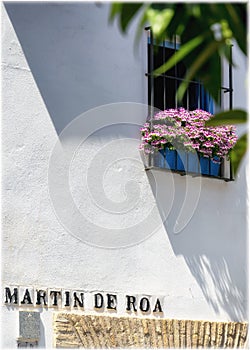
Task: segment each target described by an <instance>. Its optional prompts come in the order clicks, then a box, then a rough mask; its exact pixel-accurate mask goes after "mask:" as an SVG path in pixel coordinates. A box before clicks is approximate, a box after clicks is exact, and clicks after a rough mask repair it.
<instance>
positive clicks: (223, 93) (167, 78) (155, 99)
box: [145, 27, 234, 181]
mask: <svg viewBox="0 0 250 350" xmlns="http://www.w3.org/2000/svg"><path fill="white" fill-rule="evenodd" d="M145 30H146V31H147V32H148V37H147V55H148V57H147V58H148V59H147V66H148V68H147V72H146V73H145V76H146V77H147V79H148V105H149V106H150V107H149V108H150V110H149V117H148V119H147V121H148V122H150V123H152V117H153V115H154V112H155V108H157V109H159V110H165V109H170V108H179V107H183V108H185V109H187V110H195V109H203V110H205V111H208V112H210V113H212V114H213V113H215V112H218V111H221V110H223V109H224V108H225V106H226V105H227V107H228V108H229V109H232V108H233V79H232V64H231V63H228V67H227V72H226V73H225V70H224V74H227V77H226V78H227V79H225V80H227V85H228V86H226V87H225V86H222V87H221V89H220V96H219V104H218V106H216V105H215V103H214V101H213V99H212V98H211V96H210V95H209V94H208V93H207V92H206V91H205V89H204V86H203V85H202V83H201V81H200V80H198V79H193V80H191V81H189V86H188V89H187V91H186V94H185V95H184V98H183V100H182V101H181V102H179V101H178V100H177V97H176V91H177V90H178V87H179V85H180V84H181V82H182V81H184V80H185V75H186V72H187V68H186V67H185V65H184V63H183V62H178V63H177V64H176V65H174V67H173V68H172V69H170V70H169V71H168V72H167V73H163V74H160V75H158V76H157V77H155V76H154V74H153V72H154V70H155V69H157V68H158V67H160V66H161V65H162V64H163V63H164V62H166V61H167V60H168V59H169V58H170V57H171V56H172V55H174V54H175V53H176V52H177V50H178V49H179V47H180V44H179V42H178V39H177V37H176V36H175V37H174V38H173V41H171V42H169V41H163V42H162V43H161V44H160V45H157V46H156V44H155V41H154V37H153V33H152V31H151V30H150V27H147V28H145ZM230 55H231V60H230V61H232V47H231V49H230ZM162 153H163V155H164V159H165V153H164V152H162ZM199 158H200V157H199ZM182 162H185V166H184V169H180V167H178V152H177V151H175V159H174V160H173V164H174V165H173V166H172V167H171V166H170V167H169V166H168V165H167V164H166V160H164V162H163V163H164V164H163V163H162V166H159V161H158V163H157V165H156V162H155V161H154V159H153V156H151V155H150V156H149V160H148V165H147V166H146V169H147V170H149V169H152V168H159V169H160V168H162V169H164V170H165V169H171V171H173V172H176V173H179V174H180V175H186V174H190V175H192V176H197V173H199V175H200V176H205V177H213V178H217V179H222V180H225V181H233V180H234V177H233V171H232V165H231V162H230V160H226V159H224V158H223V159H222V161H221V163H220V168H219V171H218V174H217V175H216V176H214V174H213V172H212V171H211V167H213V164H212V163H211V162H209V163H208V166H207V171H206V172H205V173H204V172H203V173H200V172H199V171H197V172H196V171H188V167H186V165H188V162H189V155H188V154H184V155H182ZM211 164H212V166H211Z"/></svg>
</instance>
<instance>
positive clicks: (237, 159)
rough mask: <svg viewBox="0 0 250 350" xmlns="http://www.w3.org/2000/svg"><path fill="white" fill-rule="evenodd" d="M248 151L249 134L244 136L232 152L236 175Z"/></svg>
mask: <svg viewBox="0 0 250 350" xmlns="http://www.w3.org/2000/svg"><path fill="white" fill-rule="evenodd" d="M246 151H247V134H244V135H242V136H241V137H240V138H239V139H238V141H237V143H236V145H235V146H234V148H233V149H232V150H231V152H230V159H231V161H232V164H233V170H234V173H235V174H237V172H238V169H239V166H240V163H241V161H242V159H243V157H244V155H245V153H246Z"/></svg>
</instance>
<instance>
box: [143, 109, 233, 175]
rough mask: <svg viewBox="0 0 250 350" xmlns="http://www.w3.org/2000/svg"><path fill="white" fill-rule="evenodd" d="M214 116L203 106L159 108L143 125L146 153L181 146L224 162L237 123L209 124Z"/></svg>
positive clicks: (201, 155) (213, 159)
mask: <svg viewBox="0 0 250 350" xmlns="http://www.w3.org/2000/svg"><path fill="white" fill-rule="evenodd" d="M212 117H213V115H212V114H210V113H209V112H206V111H203V110H200V109H196V110H194V111H187V110H185V109H184V108H178V109H167V110H165V111H162V112H159V113H157V114H155V115H154V117H153V118H152V120H151V121H150V123H149V122H147V123H145V124H144V126H143V127H142V128H141V135H142V142H141V145H140V148H141V149H143V150H144V151H145V153H154V152H155V151H156V150H159V151H160V152H162V153H163V151H165V152H166V151H167V152H169V151H173V150H178V153H181V152H183V151H184V152H188V153H195V152H197V153H198V156H199V158H202V160H203V161H206V159H207V160H209V159H211V160H212V162H213V163H220V162H221V160H222V159H223V158H224V157H228V155H229V153H230V150H231V149H232V148H233V147H234V145H235V143H236V141H237V136H236V132H235V127H234V126H233V125H223V126H216V127H213V126H209V127H208V126H205V123H206V121H208V120H210V119H211V118H212ZM179 170H180V169H179ZM181 170H184V169H181Z"/></svg>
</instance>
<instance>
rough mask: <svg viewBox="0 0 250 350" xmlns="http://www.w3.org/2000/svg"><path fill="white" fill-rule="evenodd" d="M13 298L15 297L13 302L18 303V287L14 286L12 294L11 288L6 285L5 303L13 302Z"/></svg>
mask: <svg viewBox="0 0 250 350" xmlns="http://www.w3.org/2000/svg"><path fill="white" fill-rule="evenodd" d="M13 298H14V301H13V304H17V303H18V289H17V288H14V292H13V294H12V295H11V291H10V288H9V287H6V288H5V303H6V304H11V303H12V299H13Z"/></svg>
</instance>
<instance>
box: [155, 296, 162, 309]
mask: <svg viewBox="0 0 250 350" xmlns="http://www.w3.org/2000/svg"><path fill="white" fill-rule="evenodd" d="M153 312H162V307H161V303H160V300H159V299H156V303H155V308H154V310H153Z"/></svg>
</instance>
